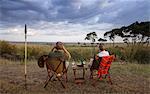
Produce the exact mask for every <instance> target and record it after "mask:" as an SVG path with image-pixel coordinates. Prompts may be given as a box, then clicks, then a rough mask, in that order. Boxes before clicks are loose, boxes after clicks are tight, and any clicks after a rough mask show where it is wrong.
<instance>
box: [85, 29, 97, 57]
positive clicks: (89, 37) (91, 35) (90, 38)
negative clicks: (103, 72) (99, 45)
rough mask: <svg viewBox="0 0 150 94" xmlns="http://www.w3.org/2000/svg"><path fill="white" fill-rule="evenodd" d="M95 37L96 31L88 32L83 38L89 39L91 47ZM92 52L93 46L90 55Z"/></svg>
mask: <svg viewBox="0 0 150 94" xmlns="http://www.w3.org/2000/svg"><path fill="white" fill-rule="evenodd" d="M96 38H97V34H96V32H91V33H88V34H87V35H86V37H85V40H91V45H92V47H93V45H94V42H95V40H96ZM94 52H95V47H94V48H93V51H91V55H92V53H94Z"/></svg>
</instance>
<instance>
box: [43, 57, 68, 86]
mask: <svg viewBox="0 0 150 94" xmlns="http://www.w3.org/2000/svg"><path fill="white" fill-rule="evenodd" d="M64 63H65V62H64V61H62V60H60V59H59V58H54V57H53V58H48V60H47V61H46V67H47V69H49V71H50V72H49V73H51V75H48V79H47V80H46V82H45V85H44V88H45V87H46V86H47V85H48V83H49V82H50V81H52V80H51V79H52V78H53V77H54V76H55V77H56V78H57V79H58V81H59V82H60V83H61V85H62V86H63V88H66V83H65V84H64V83H63V82H62V80H61V78H62V76H63V73H64V72H65V71H66V68H65V65H64Z"/></svg>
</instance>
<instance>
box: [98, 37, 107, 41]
mask: <svg viewBox="0 0 150 94" xmlns="http://www.w3.org/2000/svg"><path fill="white" fill-rule="evenodd" d="M98 41H99V42H106V41H107V40H106V39H103V38H99V39H98Z"/></svg>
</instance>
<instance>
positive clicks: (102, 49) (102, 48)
mask: <svg viewBox="0 0 150 94" xmlns="http://www.w3.org/2000/svg"><path fill="white" fill-rule="evenodd" d="M99 50H100V52H99V53H98V54H97V56H98V57H104V56H109V52H108V51H106V50H105V48H104V46H103V45H99Z"/></svg>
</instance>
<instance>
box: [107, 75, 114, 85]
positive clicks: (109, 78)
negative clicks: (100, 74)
mask: <svg viewBox="0 0 150 94" xmlns="http://www.w3.org/2000/svg"><path fill="white" fill-rule="evenodd" d="M107 77H108V83H110V84H111V85H112V84H113V83H112V81H111V77H110V74H108V75H107Z"/></svg>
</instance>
